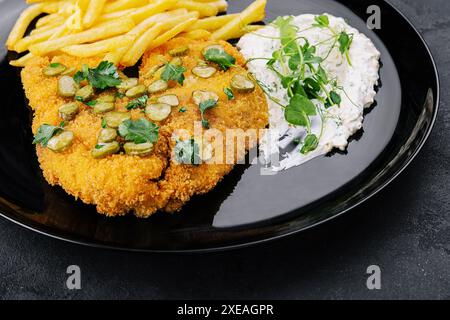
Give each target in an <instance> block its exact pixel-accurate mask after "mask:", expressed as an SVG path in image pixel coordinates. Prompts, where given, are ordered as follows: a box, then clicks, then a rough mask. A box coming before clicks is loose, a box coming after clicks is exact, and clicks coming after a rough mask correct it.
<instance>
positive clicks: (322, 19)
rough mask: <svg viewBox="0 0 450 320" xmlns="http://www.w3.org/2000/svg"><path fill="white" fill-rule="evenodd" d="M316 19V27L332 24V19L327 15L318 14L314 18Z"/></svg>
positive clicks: (325, 26)
mask: <svg viewBox="0 0 450 320" xmlns="http://www.w3.org/2000/svg"><path fill="white" fill-rule="evenodd" d="M314 21H315V22H316V23H315V24H314V26H315V27H319V28H327V27H328V26H329V25H330V19H328V16H327V15H324V14H323V15H320V16H316V17H315V18H314Z"/></svg>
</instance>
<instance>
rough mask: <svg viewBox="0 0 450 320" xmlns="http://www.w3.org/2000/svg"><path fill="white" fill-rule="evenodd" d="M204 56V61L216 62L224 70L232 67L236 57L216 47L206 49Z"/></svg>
mask: <svg viewBox="0 0 450 320" xmlns="http://www.w3.org/2000/svg"><path fill="white" fill-rule="evenodd" d="M204 57H205V60H206V61H209V62H214V63H216V64H217V65H219V67H221V68H222V70H225V71H226V70H228V69H229V68H231V67H234V65H235V63H236V59H235V58H234V57H233V56H232V55H229V54H228V53H226V52H225V51H224V50H220V49H217V48H211V49H208V50H207V51H206V52H205V54H204Z"/></svg>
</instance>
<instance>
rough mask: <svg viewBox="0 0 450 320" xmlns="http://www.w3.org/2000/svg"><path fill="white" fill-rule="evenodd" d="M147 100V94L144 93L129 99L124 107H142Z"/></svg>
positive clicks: (129, 108)
mask: <svg viewBox="0 0 450 320" xmlns="http://www.w3.org/2000/svg"><path fill="white" fill-rule="evenodd" d="M147 101H148V95H146V94H145V95H143V96H142V97H139V98H137V99H134V100H131V101H130V103H128V104H127V106H126V107H125V108H127V109H128V110H131V109H137V108H144V107H145V105H146V104H147Z"/></svg>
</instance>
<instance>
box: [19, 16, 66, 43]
mask: <svg viewBox="0 0 450 320" xmlns="http://www.w3.org/2000/svg"><path fill="white" fill-rule="evenodd" d="M65 21H66V19H65V18H64V17H59V18H58V19H56V20H54V21H49V22H48V23H46V24H44V25H43V26H41V27H39V28H37V29H34V30H32V31H31V33H30V34H31V35H34V34H38V33H40V32H43V31H46V30H48V29H54V28H56V27H60V26H62V25H64V22H65ZM19 41H20V40H19Z"/></svg>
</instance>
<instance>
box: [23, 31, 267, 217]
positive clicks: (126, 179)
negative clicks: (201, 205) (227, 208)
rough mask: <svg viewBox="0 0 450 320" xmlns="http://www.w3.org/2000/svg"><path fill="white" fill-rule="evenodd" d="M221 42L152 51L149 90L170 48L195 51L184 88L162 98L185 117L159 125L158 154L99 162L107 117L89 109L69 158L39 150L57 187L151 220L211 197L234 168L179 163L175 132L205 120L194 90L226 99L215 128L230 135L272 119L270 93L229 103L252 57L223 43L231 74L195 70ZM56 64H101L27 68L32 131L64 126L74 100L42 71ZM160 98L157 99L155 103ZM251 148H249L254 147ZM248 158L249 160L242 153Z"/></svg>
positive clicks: (39, 63) (41, 63) (186, 61)
mask: <svg viewBox="0 0 450 320" xmlns="http://www.w3.org/2000/svg"><path fill="white" fill-rule="evenodd" d="M212 44H217V42H209V41H197V40H190V39H184V38H178V39H174V40H171V41H169V42H168V43H166V44H165V45H163V46H161V47H159V48H157V49H155V50H152V51H149V52H147V53H146V54H145V56H144V58H143V61H142V64H141V66H140V78H139V81H140V83H142V84H145V85H149V84H150V83H151V82H152V81H154V79H153V75H150V76H149V74H151V73H150V72H149V70H150V69H152V68H154V67H155V66H158V65H159V64H161V61H170V59H171V57H170V56H169V54H168V53H169V51H170V50H172V49H175V48H179V47H180V46H187V47H188V48H189V55H187V56H185V57H183V58H182V60H183V66H184V67H185V68H186V69H187V71H186V72H185V78H186V79H185V81H184V85H183V86H181V85H178V84H176V85H174V86H173V87H171V88H169V89H168V90H167V91H166V92H164V93H162V94H161V95H163V94H164V95H167V94H176V95H177V96H178V98H179V100H180V107H181V106H182V107H183V109H184V111H185V112H179V111H178V108H173V110H172V113H171V115H170V116H169V117H168V118H167V119H165V120H164V121H162V122H159V123H156V124H157V125H158V126H159V127H160V129H159V139H158V141H157V143H156V144H155V147H154V150H153V152H152V154H151V155H149V156H147V157H138V156H129V155H125V154H122V153H121V154H115V155H112V156H109V157H107V158H104V159H100V160H98V159H94V158H93V157H92V156H91V150H92V149H93V148H94V147H95V146H96V143H97V142H96V139H97V135H98V132H99V130H100V129H101V122H102V118H101V116H99V115H95V114H94V113H93V112H92V111H91V110H90V107H89V106H83V107H82V110H81V111H80V113H79V114H78V115H77V116H76V118H75V119H74V120H72V121H70V122H68V123H67V125H66V127H65V129H67V130H70V131H72V132H73V133H74V135H75V140H74V142H73V144H72V146H71V147H70V148H69V149H67V150H65V151H64V152H62V153H54V152H52V151H51V150H49V149H47V148H43V147H42V146H40V145H38V146H37V147H36V148H37V154H38V159H39V162H40V166H41V168H42V170H43V173H44V177H45V178H46V180H47V181H48V182H49V183H50V184H51V185H59V186H61V187H62V188H63V189H64V190H65V191H66V192H67V193H69V194H71V195H73V196H74V197H76V198H79V199H81V200H82V201H83V202H85V203H87V204H93V205H95V206H96V207H97V210H98V212H99V213H102V214H105V215H108V216H116V215H125V214H127V213H128V212H133V213H135V214H136V215H137V216H138V217H148V216H150V215H151V214H153V213H154V212H156V211H158V210H163V211H167V212H174V211H178V210H180V209H181V208H182V206H183V205H184V204H185V203H186V202H187V201H189V199H190V198H191V197H192V196H194V195H199V194H204V193H207V192H209V191H210V190H211V189H213V188H214V187H215V186H216V185H217V183H218V182H219V181H220V180H221V179H222V178H223V177H224V176H225V175H226V174H227V173H228V172H229V171H230V170H231V169H232V168H233V164H208V163H203V164H200V165H198V166H195V165H180V164H178V163H176V161H174V160H173V157H172V155H173V149H174V147H175V144H176V141H175V140H174V139H173V134H174V132H176V131H177V130H180V129H183V130H186V131H187V132H190V133H191V134H194V124H195V122H199V121H201V113H200V110H199V107H198V106H197V105H196V104H194V102H193V101H192V93H193V92H194V91H195V90H209V91H213V92H215V93H217V94H218V95H219V97H220V99H219V103H218V105H217V106H216V107H215V108H212V109H210V110H208V111H207V112H206V113H205V116H206V117H207V118H208V121H209V123H210V128H211V129H215V130H220V131H221V132H224V133H225V130H226V129H228V128H231V129H234V128H236V129H243V130H247V129H262V128H265V127H266V125H267V122H268V114H267V103H266V100H265V97H264V93H263V92H262V91H261V90H260V89H259V88H258V87H257V88H256V90H255V91H253V92H251V93H245V94H240V93H236V97H235V99H234V100H229V99H228V98H227V96H226V94H225V93H224V92H223V89H224V88H226V87H228V86H229V84H230V82H231V79H232V77H233V75H236V74H246V73H247V71H246V69H245V67H244V65H245V60H244V58H243V57H242V56H241V54H240V53H239V52H238V51H237V50H236V49H235V48H234V47H233V46H231V45H230V44H228V43H225V42H220V44H221V45H222V46H223V47H224V48H225V50H226V51H227V52H228V53H229V54H231V55H232V56H233V57H235V58H236V61H237V62H236V66H235V67H233V68H231V69H230V70H228V71H219V72H217V73H216V74H215V75H214V76H213V77H211V78H209V79H201V78H198V77H196V76H194V75H193V74H192V72H191V70H192V68H194V67H195V66H196V65H197V64H198V63H199V60H201V59H202V53H201V52H202V50H203V49H204V48H205V47H206V46H208V45H212ZM50 62H60V63H62V64H64V65H66V66H69V67H75V68H76V69H77V70H79V69H81V66H82V65H83V64H87V65H89V66H90V67H95V66H96V65H98V63H99V62H100V60H98V59H79V58H74V57H71V56H64V55H63V56H56V57H54V58H53V59H52V61H50V60H49V58H42V57H36V58H34V59H33V60H32V61H31V62H30V63H29V64H28V65H27V66H26V67H25V68H24V69H23V70H22V82H23V85H24V88H25V93H26V96H27V98H28V99H29V103H30V106H31V108H32V109H33V111H34V119H33V132H34V133H36V132H37V130H38V128H39V127H40V126H41V125H42V124H51V125H58V124H59V123H60V122H61V119H60V118H59V116H58V108H59V107H60V106H61V105H63V104H64V103H67V102H68V100H67V99H64V98H61V97H59V96H58V95H57V78H56V77H55V78H49V77H46V76H44V75H43V73H42V70H43V69H44V68H45V67H46V66H48V65H49V63H50ZM156 97H157V95H156V96H154V97H151V98H156ZM129 101H130V100H129V99H128V98H126V97H125V98H121V99H118V100H117V101H116V110H117V111H126V108H125V106H126V105H127V104H128V102H129ZM131 114H132V119H138V118H141V117H144V114H143V113H142V112H141V110H139V109H137V110H132V111H131ZM254 144H255V142H252V143H249V144H248V145H247V148H250V147H253V146H254ZM241 156H242V155H241Z"/></svg>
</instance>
